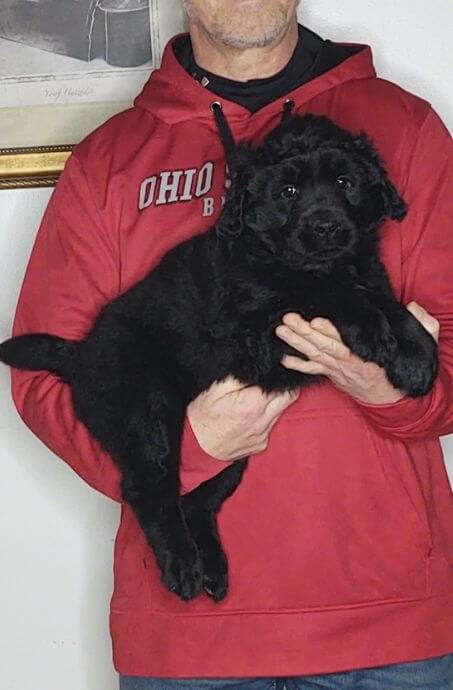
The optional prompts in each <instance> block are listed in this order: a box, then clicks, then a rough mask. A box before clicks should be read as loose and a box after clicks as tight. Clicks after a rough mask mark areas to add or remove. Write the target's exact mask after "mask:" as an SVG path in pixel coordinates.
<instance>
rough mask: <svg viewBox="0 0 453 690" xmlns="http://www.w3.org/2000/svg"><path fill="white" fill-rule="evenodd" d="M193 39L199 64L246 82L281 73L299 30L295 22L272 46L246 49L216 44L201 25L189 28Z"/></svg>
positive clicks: (221, 74) (234, 79) (222, 74)
mask: <svg viewBox="0 0 453 690" xmlns="http://www.w3.org/2000/svg"><path fill="white" fill-rule="evenodd" d="M190 36H191V40H192V48H193V52H194V57H195V61H196V63H197V65H199V66H200V67H202V68H203V69H205V70H207V71H208V72H211V73H213V74H217V75H218V76H220V77H226V78H227V79H232V80H233V81H244V82H245V81H248V80H249V79H265V78H266V77H271V76H273V75H274V74H277V72H280V70H282V69H283V68H284V67H285V66H286V65H287V64H288V62H289V61H290V59H291V56H292V54H293V52H294V49H295V47H296V44H297V39H298V31H297V21H294V22H293V23H291V24H290V25H289V26H288V27H287V29H286V30H285V31H284V32H283V33H282V35H281V36H279V37H278V38H277V39H276V40H275V41H274V42H273V43H271V44H269V45H267V46H263V47H253V48H247V49H244V50H239V49H236V48H231V47H230V46H226V45H224V44H222V43H219V42H218V41H215V40H214V39H213V38H212V37H211V36H209V35H208V34H207V33H206V32H205V31H204V30H203V28H202V27H201V26H200V25H199V24H195V23H194V24H192V25H191V26H190Z"/></svg>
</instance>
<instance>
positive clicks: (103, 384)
mask: <svg viewBox="0 0 453 690" xmlns="http://www.w3.org/2000/svg"><path fill="white" fill-rule="evenodd" d="M231 171H232V186H231V189H230V191H229V194H228V196H227V201H226V204H225V207H224V209H223V212H222V214H221V217H220V218H219V220H218V222H217V223H216V225H215V226H214V228H213V229H212V230H211V231H209V232H208V233H206V234H203V235H198V236H196V237H194V238H193V239H190V240H189V241H187V242H184V243H183V244H181V245H179V246H177V247H175V248H174V249H173V250H172V251H170V252H169V253H168V254H167V255H166V256H165V257H164V258H163V259H162V261H161V263H160V264H159V265H158V266H157V268H155V269H154V270H153V271H152V272H151V273H150V274H149V275H148V276H147V277H146V278H145V279H144V280H142V281H141V282H139V283H138V284H136V285H135V286H133V287H132V288H131V289H130V290H128V291H127V292H126V293H125V294H123V295H122V296H121V297H119V298H118V299H115V300H114V301H113V302H111V303H110V304H108V305H107V306H106V307H105V308H104V309H103V310H102V311H101V313H100V314H99V316H98V318H97V320H96V321H95V323H94V326H93V328H92V330H91V331H90V332H89V333H88V335H87V336H86V337H85V339H84V340H82V341H80V342H77V343H74V342H72V343H69V342H67V343H66V341H62V340H61V339H60V338H55V339H52V338H51V337H50V336H43V335H25V336H20V337H18V338H14V339H11V340H9V341H7V342H6V343H4V344H3V345H1V346H0V359H2V360H3V361H5V362H7V363H8V364H10V365H11V366H18V367H21V368H30V369H48V370H50V371H53V372H55V373H56V374H58V375H59V376H60V377H61V378H62V379H63V380H64V381H66V382H67V383H68V384H69V385H70V386H71V389H72V396H73V402H74V409H75V412H76V414H77V416H78V418H79V419H80V420H82V421H83V422H84V423H85V425H86V426H87V428H88V429H89V430H90V432H91V433H92V434H93V436H95V437H96V438H97V439H98V440H99V441H100V443H101V444H102V445H103V447H104V448H105V449H106V450H107V451H108V452H109V453H110V454H111V455H112V457H113V459H114V460H115V461H116V462H117V463H118V465H119V467H120V468H121V470H122V473H123V482H122V492H123V497H124V500H125V501H126V502H128V503H129V505H130V506H131V507H132V509H133V510H134V512H135V514H136V516H137V518H138V521H139V523H140V525H141V527H142V529H143V530H144V532H145V534H146V537H147V539H148V542H149V544H150V545H151V547H152V548H153V550H154V553H155V555H156V559H157V563H158V565H159V567H160V569H161V572H162V580H163V582H164V583H165V585H166V586H167V587H168V588H169V589H170V590H172V591H174V592H175V593H176V594H178V595H179V596H180V597H181V598H182V599H186V600H188V599H191V598H193V597H195V596H197V595H198V594H199V593H200V591H201V589H202V588H203V587H204V589H205V590H206V591H207V592H208V593H209V594H210V596H212V597H213V599H215V600H219V599H221V598H222V597H223V596H225V593H226V591H227V562H226V557H225V554H224V552H223V550H222V547H221V545H220V540H219V537H218V533H217V525H216V513H217V511H218V510H219V508H220V506H221V504H222V502H223V501H224V500H225V498H227V497H228V496H229V495H230V494H231V493H232V492H233V491H234V490H235V488H236V487H237V485H238V484H239V482H240V480H241V477H242V474H243V471H244V468H245V464H246V463H245V461H240V462H236V463H234V464H233V465H232V466H230V467H229V468H227V469H225V470H224V471H223V472H221V473H220V474H219V475H218V476H216V477H214V478H213V479H211V480H209V481H208V482H206V483H205V484H202V485H201V486H200V487H199V488H197V489H196V490H195V491H193V492H192V493H191V494H189V495H187V496H185V497H184V498H183V499H181V498H180V496H179V481H178V470H179V454H180V443H181V430H182V425H183V420H184V416H185V410H186V407H187V405H188V404H189V402H190V401H191V400H193V399H194V398H195V397H196V396H197V395H198V394H199V393H200V392H201V391H203V390H205V389H206V388H208V387H209V386H210V384H211V383H212V382H213V381H216V380H222V379H224V378H225V377H226V376H227V375H229V374H232V375H233V376H235V377H236V378H237V379H240V380H241V381H244V382H246V383H249V384H257V385H259V386H261V387H262V388H263V390H265V391H271V390H285V389H289V388H292V387H296V386H302V385H307V384H309V383H312V382H313V381H314V380H316V378H314V377H311V376H307V375H302V374H299V373H297V372H294V371H290V370H287V369H285V368H284V367H283V366H282V365H281V363H280V362H281V358H282V356H283V354H284V353H285V352H291V348H290V347H288V346H287V345H285V344H284V343H283V342H282V341H281V340H280V339H279V338H277V337H276V336H275V334H274V329H275V327H276V326H277V325H278V324H279V323H280V321H281V318H282V316H283V314H285V313H286V312H288V311H296V312H299V313H301V314H302V315H303V316H304V317H305V318H306V319H312V318H313V317H315V316H324V317H327V318H329V319H331V320H332V322H333V323H334V324H335V325H336V326H337V328H338V329H339V331H340V333H341V336H342V338H343V340H344V342H345V343H346V344H347V345H348V346H349V347H350V348H351V350H352V351H353V352H355V353H356V354H357V355H359V356H360V357H362V358H363V359H365V360H371V361H374V362H377V363H378V364H380V365H381V366H383V367H384V368H385V370H386V372H387V375H388V378H389V379H390V381H391V382H392V384H393V385H394V386H396V387H397V388H400V389H402V390H404V391H405V392H406V393H407V394H408V395H410V396H420V395H424V394H425V393H427V392H428V391H429V389H430V388H431V386H432V385H433V382H434V379H435V376H436V371H437V354H436V345H435V342H434V340H433V338H432V337H431V336H430V335H429V334H428V333H427V332H426V330H425V329H424V328H423V327H422V326H421V325H420V324H419V323H418V321H417V320H416V319H415V318H414V317H413V316H412V315H411V314H410V313H409V312H408V311H407V310H406V309H405V307H404V306H403V305H401V304H400V303H399V302H397V301H396V300H395V298H394V297H393V295H392V291H391V288H390V285H389V281H388V279H387V275H386V272H385V270H384V267H383V265H382V264H381V262H380V260H379V257H378V240H379V238H378V230H379V228H380V226H381V225H382V223H383V222H384V220H385V218H386V217H388V218H391V219H395V220H398V221H399V220H402V218H404V216H405V215H406V211H407V209H406V205H405V203H404V201H403V200H402V199H401V197H400V196H399V194H398V192H397V191H396V189H395V188H394V186H393V185H392V184H391V182H390V181H389V179H388V178H387V175H386V173H385V171H384V169H383V167H382V165H381V162H380V160H379V158H378V155H377V153H376V152H375V151H374V150H373V148H372V146H371V143H370V141H369V140H368V139H367V138H366V137H365V136H364V135H361V136H359V137H354V136H353V135H352V134H350V133H349V132H347V131H345V130H343V129H340V128H339V127H337V126H336V125H335V124H333V123H332V122H331V121H330V120H328V119H327V118H322V117H315V116H311V115H308V116H305V117H295V118H292V119H291V120H290V121H289V122H287V123H285V124H282V125H280V126H279V127H278V128H277V129H276V130H274V131H273V132H272V133H271V134H270V135H269V136H268V137H267V138H266V139H265V141H264V143H263V144H262V145H261V146H260V147H259V148H257V149H256V150H254V149H253V148H251V147H250V146H248V145H246V144H243V145H240V147H239V148H238V150H237V151H236V153H235V156H234V160H233V162H232V165H231ZM293 354H297V353H295V352H294V351H293Z"/></svg>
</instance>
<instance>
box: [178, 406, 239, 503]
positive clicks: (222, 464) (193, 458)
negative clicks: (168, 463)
mask: <svg viewBox="0 0 453 690" xmlns="http://www.w3.org/2000/svg"><path fill="white" fill-rule="evenodd" d="M229 465H232V462H228V461H226V460H218V459H217V458H214V457H213V456H212V455H209V453H206V451H204V450H203V448H202V447H201V446H200V444H199V443H198V441H197V438H196V436H195V434H194V432H193V429H192V427H191V426H190V422H189V420H188V418H187V417H186V419H185V421H184V429H183V435H182V447H181V466H180V468H179V480H180V492H181V494H187V493H189V491H192V490H193V489H196V488H197V486H199V485H200V484H202V483H203V482H205V481H207V480H208V479H211V477H215V475H216V474H219V472H222V470H224V469H226V468H227V467H229Z"/></svg>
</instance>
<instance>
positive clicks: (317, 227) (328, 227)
mask: <svg viewBox="0 0 453 690" xmlns="http://www.w3.org/2000/svg"><path fill="white" fill-rule="evenodd" d="M339 227H340V224H339V223H337V222H336V221H334V220H323V221H321V220H319V221H317V222H316V223H315V224H314V226H313V229H314V231H315V232H316V234H317V235H333V234H334V233H335V232H336V231H337V230H338V229H339Z"/></svg>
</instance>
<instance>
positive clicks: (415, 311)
mask: <svg viewBox="0 0 453 690" xmlns="http://www.w3.org/2000/svg"><path fill="white" fill-rule="evenodd" d="M406 308H407V310H408V311H410V313H411V314H412V315H413V316H415V318H416V319H417V321H420V323H421V325H422V326H423V328H425V329H426V330H427V331H428V333H429V334H430V335H432V337H433V338H434V340H435V341H436V343H437V341H438V340H439V331H440V324H439V321H438V320H437V319H436V318H435V317H434V316H431V314H430V313H429V312H427V311H426V309H424V308H423V307H422V306H421V305H420V304H418V302H409V304H408V305H407V307H406Z"/></svg>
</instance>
